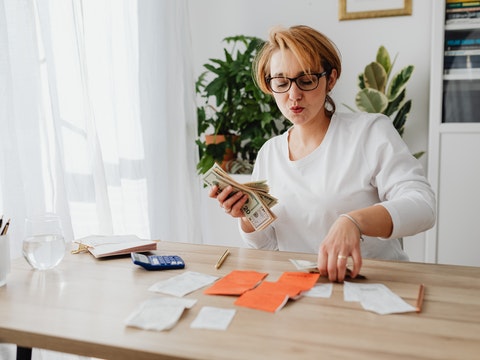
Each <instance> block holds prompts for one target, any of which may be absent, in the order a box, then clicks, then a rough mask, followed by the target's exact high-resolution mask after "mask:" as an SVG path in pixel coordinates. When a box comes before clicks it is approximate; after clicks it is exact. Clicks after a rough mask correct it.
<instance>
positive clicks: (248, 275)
mask: <svg viewBox="0 0 480 360" xmlns="http://www.w3.org/2000/svg"><path fill="white" fill-rule="evenodd" d="M267 275H268V274H267V273H260V272H257V271H247V270H233V271H232V272H230V273H229V274H227V275H225V276H224V277H223V278H221V279H219V280H217V281H216V282H215V283H214V284H213V285H212V286H210V287H209V288H207V289H206V290H205V291H204V294H207V295H241V294H243V293H244V292H245V291H248V290H251V289H253V288H254V287H255V286H257V285H258V284H259V283H260V282H261V281H262V280H263V279H264V278H265V277H266V276H267Z"/></svg>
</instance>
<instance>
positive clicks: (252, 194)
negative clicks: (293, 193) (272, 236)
mask: <svg viewBox="0 0 480 360" xmlns="http://www.w3.org/2000/svg"><path fill="white" fill-rule="evenodd" d="M203 181H204V183H205V184H207V185H209V186H214V185H217V186H218V191H219V193H220V192H221V191H222V190H223V189H225V188H226V187H227V186H228V185H231V186H232V188H233V191H232V193H231V195H233V194H235V193H236V192H238V191H241V192H242V193H244V194H247V195H248V200H247V202H246V203H245V205H244V206H243V208H242V211H243V214H244V215H245V217H246V218H247V219H248V221H249V222H250V224H252V226H253V227H254V229H255V230H262V229H264V228H265V227H267V226H268V225H270V224H271V223H272V222H273V221H275V219H276V218H277V217H276V216H275V214H274V213H273V212H272V211H271V210H270V208H271V207H272V206H274V205H275V204H276V203H277V202H278V200H277V199H276V198H274V197H273V196H272V195H270V194H269V193H268V192H269V188H268V185H267V183H266V181H265V180H260V181H252V182H247V183H244V184H240V183H238V182H236V181H235V180H234V179H233V178H232V177H231V176H230V175H229V174H228V173H227V172H226V171H225V170H223V169H222V168H221V167H220V165H218V164H216V163H215V164H214V165H213V166H212V167H211V168H210V169H209V170H208V171H207V172H206V173H205V175H204V177H203Z"/></svg>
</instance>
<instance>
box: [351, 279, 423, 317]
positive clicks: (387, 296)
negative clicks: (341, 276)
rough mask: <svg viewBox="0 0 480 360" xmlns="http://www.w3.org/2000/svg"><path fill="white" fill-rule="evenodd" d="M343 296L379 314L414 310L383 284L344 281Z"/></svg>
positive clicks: (414, 309)
mask: <svg viewBox="0 0 480 360" xmlns="http://www.w3.org/2000/svg"><path fill="white" fill-rule="evenodd" d="M343 297H344V300H345V301H359V302H360V304H361V305H362V307H363V308H364V309H365V310H368V311H373V312H376V313H377V314H381V315H386V314H395V313H404V312H415V311H416V308H415V307H413V306H412V305H410V304H408V303H407V302H405V301H404V300H403V299H402V298H401V297H400V296H398V295H397V294H395V293H394V292H392V291H391V290H390V289H389V288H388V287H386V286H385V285H383V284H359V283H350V282H347V281H345V282H344V285H343Z"/></svg>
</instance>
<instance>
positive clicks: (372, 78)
mask: <svg viewBox="0 0 480 360" xmlns="http://www.w3.org/2000/svg"><path fill="white" fill-rule="evenodd" d="M363 81H364V82H365V86H366V87H367V88H370V89H375V90H378V91H380V92H382V93H383V92H384V91H385V85H386V84H387V73H386V72H385V69H384V68H383V66H382V65H380V64H379V63H377V62H371V63H370V64H368V65H367V66H366V67H365V71H364V73H363Z"/></svg>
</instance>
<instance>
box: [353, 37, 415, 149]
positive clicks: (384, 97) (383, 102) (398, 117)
mask: <svg viewBox="0 0 480 360" xmlns="http://www.w3.org/2000/svg"><path fill="white" fill-rule="evenodd" d="M395 60H396V57H395V59H394V60H393V62H392V61H391V59H390V54H389V53H388V51H387V50H386V49H385V47H383V46H380V47H379V49H378V51H377V56H376V60H375V61H373V62H371V63H370V64H368V65H367V66H366V67H365V69H364V71H363V73H361V74H359V76H358V87H359V88H360V91H359V92H358V93H357V95H356V97H355V104H356V106H357V108H358V109H359V110H361V111H365V112H369V113H381V114H385V115H387V116H388V117H390V118H391V119H392V121H393V125H394V126H395V129H397V131H398V133H399V134H400V136H402V135H403V132H404V130H405V123H406V121H407V116H408V114H409V113H410V109H411V107H412V100H405V96H406V87H407V83H408V81H409V80H410V77H411V76H412V73H413V70H414V66H413V65H408V66H406V67H404V68H403V69H401V70H400V71H398V72H397V73H395V74H394V75H393V77H392V78H391V80H390V76H391V71H392V69H393V66H394V64H395ZM350 109H351V108H350ZM423 153H424V152H423V151H422V152H419V153H416V154H414V156H415V157H417V158H419V157H420V156H422V155H423Z"/></svg>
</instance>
